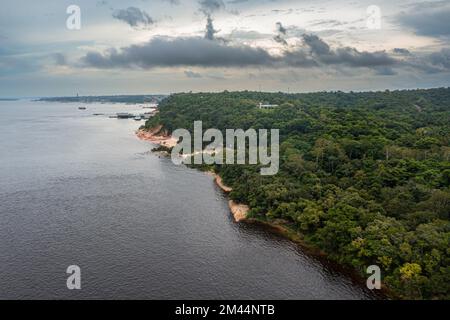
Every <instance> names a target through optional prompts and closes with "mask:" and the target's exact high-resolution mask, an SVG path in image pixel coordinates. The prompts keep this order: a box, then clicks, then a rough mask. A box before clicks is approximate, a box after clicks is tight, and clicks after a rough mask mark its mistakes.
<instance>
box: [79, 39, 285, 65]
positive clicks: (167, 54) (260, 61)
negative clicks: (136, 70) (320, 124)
mask: <svg viewBox="0 0 450 320" xmlns="http://www.w3.org/2000/svg"><path fill="white" fill-rule="evenodd" d="M275 61H276V58H274V57H273V56H271V55H270V54H269V53H268V52H267V51H265V50H263V49H256V48H252V47H249V46H228V45H225V44H223V43H221V42H217V41H211V40H208V39H203V38H196V37H191V38H175V39H168V38H154V39H152V40H151V41H150V42H147V43H145V44H142V45H133V46H130V47H126V48H123V49H122V50H120V51H118V50H116V49H110V50H109V52H107V53H106V54H101V53H98V52H90V53H88V54H87V55H86V56H85V57H84V58H83V59H82V62H84V64H86V65H87V66H91V67H96V68H116V67H140V68H144V69H148V68H152V67H174V66H201V67H242V66H262V65H271V64H273V63H274V62H275Z"/></svg>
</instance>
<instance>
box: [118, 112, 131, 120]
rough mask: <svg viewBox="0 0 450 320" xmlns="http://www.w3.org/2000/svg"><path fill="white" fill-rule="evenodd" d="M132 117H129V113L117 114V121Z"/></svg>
mask: <svg viewBox="0 0 450 320" xmlns="http://www.w3.org/2000/svg"><path fill="white" fill-rule="evenodd" d="M132 117H133V115H131V114H129V113H123V112H121V113H117V118H119V119H129V118H132Z"/></svg>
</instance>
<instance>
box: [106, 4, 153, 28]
mask: <svg viewBox="0 0 450 320" xmlns="http://www.w3.org/2000/svg"><path fill="white" fill-rule="evenodd" d="M113 17H114V18H116V19H118V20H121V21H123V22H125V23H127V24H129V25H130V26H131V27H137V26H148V25H151V24H153V23H154V21H153V19H152V18H151V17H150V16H149V15H148V13H147V12H145V11H143V10H141V9H139V8H136V7H128V8H127V9H120V10H116V11H115V12H114V13H113Z"/></svg>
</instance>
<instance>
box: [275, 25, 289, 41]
mask: <svg viewBox="0 0 450 320" xmlns="http://www.w3.org/2000/svg"><path fill="white" fill-rule="evenodd" d="M276 28H277V33H278V34H277V35H276V36H275V37H274V38H273V40H275V41H276V42H278V43H281V44H282V45H284V46H287V44H288V43H287V42H286V40H285V39H284V36H285V35H286V33H287V29H286V28H285V27H283V25H282V24H281V22H277V23H276Z"/></svg>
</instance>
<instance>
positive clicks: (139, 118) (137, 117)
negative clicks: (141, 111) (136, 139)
mask: <svg viewBox="0 0 450 320" xmlns="http://www.w3.org/2000/svg"><path fill="white" fill-rule="evenodd" d="M134 120H136V121H141V120H142V118H141V116H136V117H134Z"/></svg>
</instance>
